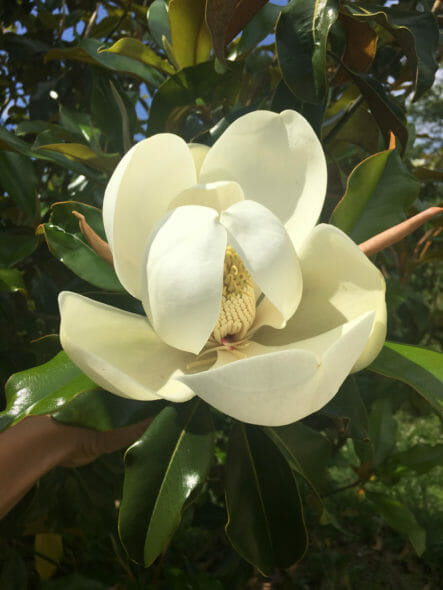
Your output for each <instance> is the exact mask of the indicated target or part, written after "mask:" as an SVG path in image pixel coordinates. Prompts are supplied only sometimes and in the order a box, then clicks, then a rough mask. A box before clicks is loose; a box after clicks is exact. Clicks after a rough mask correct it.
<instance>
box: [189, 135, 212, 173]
mask: <svg viewBox="0 0 443 590" xmlns="http://www.w3.org/2000/svg"><path fill="white" fill-rule="evenodd" d="M188 148H189V149H190V151H191V156H192V158H193V160H194V165H195V172H196V174H197V178H198V176H199V174H200V169H201V167H202V164H203V162H204V159H205V158H206V156H207V154H208V152H209V147H208V146H207V145H204V144H202V143H188Z"/></svg>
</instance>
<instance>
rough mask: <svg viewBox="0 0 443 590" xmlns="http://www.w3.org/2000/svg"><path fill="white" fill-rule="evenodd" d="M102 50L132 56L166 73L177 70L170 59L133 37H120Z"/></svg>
mask: <svg viewBox="0 0 443 590" xmlns="http://www.w3.org/2000/svg"><path fill="white" fill-rule="evenodd" d="M102 51H105V52H109V53H116V54H117V55H124V56H126V57H130V58H131V59H135V60H137V61H140V62H142V63H144V64H145V65H147V66H152V67H154V68H156V69H157V70H160V71H161V72H164V73H166V74H173V73H174V72H175V70H174V68H173V67H172V66H171V64H170V63H169V62H168V60H166V59H164V58H162V57H160V56H159V55H157V53H155V51H154V50H153V49H152V48H151V47H149V45H146V44H145V43H142V42H141V41H139V40H138V39H133V38H132V37H123V39H119V40H118V41H117V42H116V43H114V45H112V46H111V47H108V48H107V49H101V50H100V51H99V53H101V52H102Z"/></svg>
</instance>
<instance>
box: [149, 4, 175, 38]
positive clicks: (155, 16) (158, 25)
mask: <svg viewBox="0 0 443 590" xmlns="http://www.w3.org/2000/svg"><path fill="white" fill-rule="evenodd" d="M148 27H149V32H150V33H151V35H152V36H153V38H154V41H155V42H156V43H157V45H158V46H159V47H163V36H165V37H166V40H167V41H168V43H169V44H171V32H170V30H169V19H168V5H167V2H165V0H154V2H153V3H152V4H151V5H150V6H149V9H148Z"/></svg>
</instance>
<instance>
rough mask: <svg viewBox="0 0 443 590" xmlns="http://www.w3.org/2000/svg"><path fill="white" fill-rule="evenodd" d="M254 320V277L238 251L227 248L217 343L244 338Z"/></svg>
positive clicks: (214, 331) (215, 336)
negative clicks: (252, 277)
mask: <svg viewBox="0 0 443 590" xmlns="http://www.w3.org/2000/svg"><path fill="white" fill-rule="evenodd" d="M254 318H255V293H254V286H253V284H252V280H251V276H250V275H249V273H248V271H247V270H246V268H245V266H244V264H243V262H242V261H241V258H240V256H239V255H238V254H237V252H236V251H235V250H234V249H233V248H231V246H228V247H227V248H226V253H225V263H224V269H223V294H222V304H221V310H220V315H219V316H218V320H217V324H216V326H215V328H214V330H213V332H212V337H213V338H214V340H215V341H216V342H219V343H220V344H225V342H226V339H227V338H228V339H229V340H232V341H237V340H241V339H242V338H244V337H245V336H246V334H247V332H248V330H249V328H250V327H251V326H252V323H253V321H254Z"/></svg>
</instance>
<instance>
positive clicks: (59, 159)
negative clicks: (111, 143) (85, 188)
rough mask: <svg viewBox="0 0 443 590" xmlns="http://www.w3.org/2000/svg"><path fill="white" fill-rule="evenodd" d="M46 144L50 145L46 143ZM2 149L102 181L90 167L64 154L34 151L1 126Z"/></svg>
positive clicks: (41, 150) (43, 150)
mask: <svg viewBox="0 0 443 590" xmlns="http://www.w3.org/2000/svg"><path fill="white" fill-rule="evenodd" d="M46 143H49V142H48V141H46ZM0 148H6V149H8V150H14V151H16V152H18V153H19V154H23V155H24V156H28V157H32V158H36V159H38V160H46V161H48V160H49V161H51V162H56V163H57V164H59V165H60V166H62V167H63V168H67V169H68V170H74V171H75V172H78V173H79V174H84V175H85V176H87V177H91V178H94V179H95V180H97V181H98V182H100V181H102V179H103V176H102V174H101V173H99V172H97V171H95V170H93V169H91V168H89V167H88V166H84V165H83V164H80V163H78V162H74V161H73V160H69V159H68V158H66V156H64V155H63V154H59V153H57V152H51V151H49V150H45V149H44V148H42V149H36V150H34V149H32V148H31V146H30V145H29V144H28V143H27V142H26V141H23V140H22V139H20V138H19V137H17V136H16V135H14V134H13V133H10V132H9V131H7V130H6V129H4V127H2V126H1V125H0Z"/></svg>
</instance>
